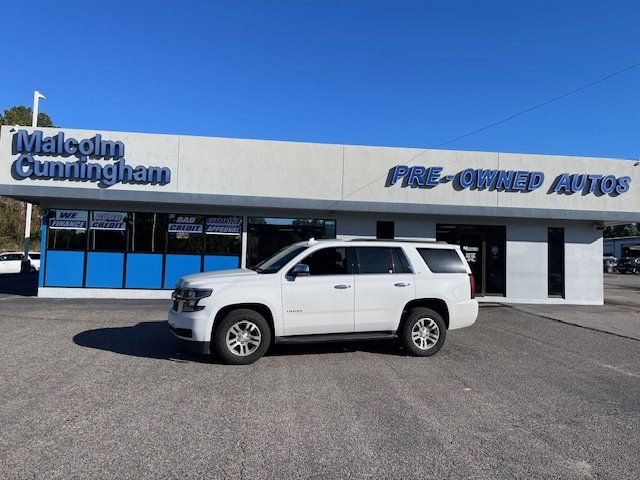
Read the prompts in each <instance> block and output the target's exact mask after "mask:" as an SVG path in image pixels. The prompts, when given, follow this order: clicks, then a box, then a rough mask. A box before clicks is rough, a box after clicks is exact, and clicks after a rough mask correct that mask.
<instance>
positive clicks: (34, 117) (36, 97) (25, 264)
mask: <svg viewBox="0 0 640 480" xmlns="http://www.w3.org/2000/svg"><path fill="white" fill-rule="evenodd" d="M41 98H42V99H43V100H44V99H45V96H44V95H42V94H41V93H40V92H39V91H37V90H36V91H35V92H33V108H32V109H31V126H32V127H33V128H37V127H38V103H39V102H40V99H41ZM31 210H32V205H31V204H30V203H29V202H26V203H25V219H24V244H23V250H24V252H23V255H22V264H21V270H22V273H26V272H28V271H29V268H30V267H31V262H30V261H29V256H28V255H29V242H30V241H31Z"/></svg>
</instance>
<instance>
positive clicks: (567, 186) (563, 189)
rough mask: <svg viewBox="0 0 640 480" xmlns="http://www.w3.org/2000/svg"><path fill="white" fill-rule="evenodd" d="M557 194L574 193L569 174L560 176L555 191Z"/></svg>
mask: <svg viewBox="0 0 640 480" xmlns="http://www.w3.org/2000/svg"><path fill="white" fill-rule="evenodd" d="M553 191H554V192H556V193H572V190H571V179H570V178H569V174H568V173H563V174H562V175H560V180H558V182H557V183H556V186H555V187H554V189H553Z"/></svg>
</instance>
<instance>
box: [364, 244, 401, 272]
mask: <svg viewBox="0 0 640 480" xmlns="http://www.w3.org/2000/svg"><path fill="white" fill-rule="evenodd" d="M391 251H392V249H391V248H389V247H358V248H356V254H357V256H358V271H359V273H393V257H392V253H391Z"/></svg>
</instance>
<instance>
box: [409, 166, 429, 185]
mask: <svg viewBox="0 0 640 480" xmlns="http://www.w3.org/2000/svg"><path fill="white" fill-rule="evenodd" d="M426 173H427V169H426V168H424V167H419V166H416V167H411V169H410V173H409V186H410V187H413V186H414V184H416V185H415V186H418V187H419V186H421V185H424V176H425V174H426Z"/></svg>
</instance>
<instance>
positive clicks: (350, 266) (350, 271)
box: [287, 246, 353, 277]
mask: <svg viewBox="0 0 640 480" xmlns="http://www.w3.org/2000/svg"><path fill="white" fill-rule="evenodd" d="M350 248H352V247H347V246H332V247H322V248H318V249H316V250H314V251H313V252H309V253H308V254H307V255H306V256H305V257H303V258H302V259H300V260H299V261H297V262H295V263H294V264H293V266H292V267H291V268H290V269H289V271H287V276H291V271H292V270H293V269H294V268H295V267H296V265H300V264H301V263H302V264H304V265H309V264H308V263H306V262H305V260H306V259H307V258H309V257H310V256H311V255H315V254H316V253H319V252H322V251H324V250H331V249H334V250H337V249H343V250H344V254H345V260H346V262H347V268H346V272H345V273H327V274H324V273H323V274H317V275H314V274H312V273H311V272H309V275H308V276H309V277H332V276H333V277H336V276H344V275H353V262H352V258H351V256H350V255H349V249H350Z"/></svg>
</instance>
